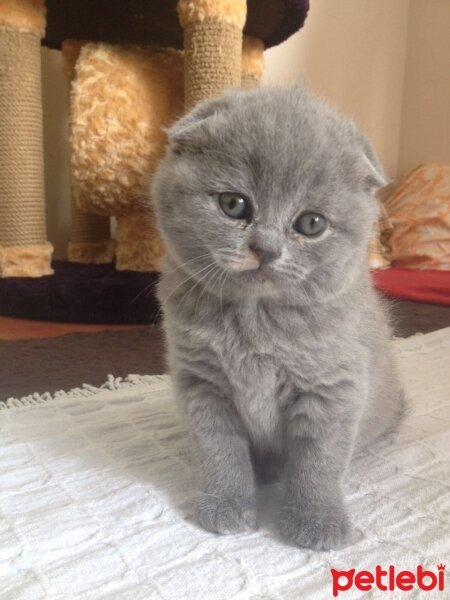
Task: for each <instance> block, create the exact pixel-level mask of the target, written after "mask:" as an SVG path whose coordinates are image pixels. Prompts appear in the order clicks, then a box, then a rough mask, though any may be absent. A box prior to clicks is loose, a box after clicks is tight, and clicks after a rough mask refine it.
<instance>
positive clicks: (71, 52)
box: [61, 40, 114, 264]
mask: <svg viewBox="0 0 450 600" xmlns="http://www.w3.org/2000/svg"><path fill="white" fill-rule="evenodd" d="M82 45H83V43H82V42H81V41H79V40H65V41H64V42H63V44H62V48H61V49H62V53H63V57H64V67H65V72H66V76H67V78H68V80H69V82H72V80H73V78H74V74H75V65H76V62H77V60H78V57H79V55H80V51H81V48H82ZM74 186H76V183H75V184H74V183H72V189H73V188H74ZM70 200H71V203H70V212H71V231H70V242H69V246H68V249H67V257H68V259H69V261H70V262H78V263H85V264H107V263H110V262H112V260H113V258H114V242H113V240H112V239H111V227H110V218H109V217H105V216H100V215H96V214H94V213H88V212H85V211H83V210H81V208H79V206H78V205H77V203H76V199H75V194H74V193H73V192H72V194H71V199H70Z"/></svg>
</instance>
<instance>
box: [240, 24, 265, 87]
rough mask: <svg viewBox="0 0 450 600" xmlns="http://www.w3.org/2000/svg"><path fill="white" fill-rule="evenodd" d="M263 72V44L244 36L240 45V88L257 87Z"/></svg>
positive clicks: (251, 37)
mask: <svg viewBox="0 0 450 600" xmlns="http://www.w3.org/2000/svg"><path fill="white" fill-rule="evenodd" d="M263 72H264V43H263V42H262V41H261V40H260V39H258V38H255V37H253V36H250V35H244V40H243V44H242V72H241V87H242V88H243V89H247V90H248V89H251V88H255V87H259V85H260V84H261V79H262V76H263Z"/></svg>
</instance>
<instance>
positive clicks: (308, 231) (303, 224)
mask: <svg viewBox="0 0 450 600" xmlns="http://www.w3.org/2000/svg"><path fill="white" fill-rule="evenodd" d="M327 226H328V222H327V220H326V219H325V217H323V216H322V215H319V213H314V212H309V213H303V214H302V215H300V216H299V217H298V219H296V220H295V221H294V229H295V231H297V232H298V233H301V234H302V235H306V236H308V237H316V236H318V235H320V234H321V233H323V232H324V231H325V229H326V228H327Z"/></svg>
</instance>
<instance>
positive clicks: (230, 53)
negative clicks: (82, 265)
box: [0, 0, 308, 278]
mask: <svg viewBox="0 0 450 600" xmlns="http://www.w3.org/2000/svg"><path fill="white" fill-rule="evenodd" d="M307 10H308V0H248V1H247V2H246V0H178V2H177V0H166V1H164V2H161V1H160V0H133V2H128V1H126V0H108V1H106V0H47V2H46V3H45V5H44V0H0V277H2V278H6V277H41V276H42V275H48V274H51V273H52V269H51V263H50V260H51V252H52V248H51V245H50V244H49V242H48V241H47V235H46V228H45V202H44V185H43V159H42V107H41V87H40V86H41V83H40V48H39V45H40V40H41V38H43V44H44V45H46V46H48V47H50V48H58V49H61V48H63V51H64V53H65V56H66V64H67V67H68V73H69V78H70V79H71V81H72V94H71V121H72V124H71V152H72V159H71V160H72V169H73V180H72V188H73V206H72V235H71V242H70V246H69V258H70V259H71V260H73V261H77V262H86V263H102V262H109V261H111V259H112V258H113V253H114V245H113V242H112V240H111V239H110V234H109V217H110V216H115V217H116V218H117V221H118V233H117V248H116V250H115V255H116V266H117V268H118V269H127V270H137V271H149V270H155V269H157V268H158V265H159V258H160V256H161V253H162V251H163V248H162V244H161V242H160V241H159V237H158V233H157V231H156V229H155V226H154V223H153V222H152V219H151V217H148V216H147V217H145V218H144V213H143V211H142V208H141V200H142V199H143V193H144V191H143V190H144V188H145V184H146V180H147V178H148V177H150V176H151V173H152V171H153V169H154V167H155V165H156V163H157V161H158V159H159V157H160V156H161V155H162V152H163V151H164V143H165V138H164V136H163V135H162V134H161V129H160V126H161V125H167V124H169V123H170V122H171V120H173V119H174V118H175V117H176V116H178V114H180V112H181V107H182V101H183V96H184V105H185V107H186V108H189V107H191V106H193V105H194V104H195V103H197V102H199V101H201V100H204V99H206V98H210V97H213V96H217V95H220V94H221V93H222V92H223V91H224V90H225V89H226V88H229V87H239V86H242V87H249V86H253V85H257V84H258V82H259V80H260V77H261V74H262V55H263V51H264V49H265V48H267V47H270V46H273V45H276V44H278V43H280V42H282V41H283V40H285V39H286V38H288V37H289V36H290V35H291V34H293V33H294V32H295V31H297V30H298V29H299V28H300V27H301V26H302V25H303V22H304V19H305V17H306V13H307ZM44 31H45V34H44ZM67 40H89V43H86V44H85V45H82V46H80V44H78V46H77V44H75V46H74V45H73V43H72V45H71V43H70V42H67ZM129 44H132V45H133V47H129V46H128V45H129ZM124 45H127V47H125V46H124ZM150 47H151V48H159V49H168V48H171V49H172V50H158V51H156V50H153V49H151V48H150ZM80 48H81V51H80ZM183 49H184V59H183V57H182V56H181V54H180V53H179V52H177V50H178V51H179V50H183ZM102 60H103V62H102ZM118 74H119V75H120V76H119V78H118V80H117V81H116V83H115V78H117V75H118ZM183 74H184V85H183V84H182V82H181V79H182V77H183ZM137 82H139V85H138V83H137ZM127 83H130V86H129V87H128V88H127ZM102 86H103V87H102ZM105 86H106V87H107V86H109V87H108V94H109V95H108V94H105V89H106V87H105ZM133 86H134V87H133ZM183 90H184V91H183ZM87 94H90V96H89V95H87ZM120 94H122V95H123V94H125V95H127V102H128V105H131V104H133V103H132V102H131V99H134V104H133V106H134V121H132V120H131V116H130V112H127V111H122V115H121V114H120V110H119V108H120V107H118V106H115V104H117V103H115V102H114V100H118V99H119V96H120ZM128 94H129V96H128ZM89 97H90V99H91V103H92V100H94V99H97V100H98V99H100V100H101V101H102V102H105V103H106V105H107V108H108V110H107V111H104V112H103V113H102V112H101V111H91V113H90V114H89V102H88V99H89ZM143 99H148V102H147V103H146V102H144V101H143ZM138 100H140V102H138ZM108 103H109V104H108ZM89 117H92V118H91V120H89ZM111 119H112V120H114V122H115V124H116V129H115V131H114V132H113V133H111V127H109V128H108V124H109V125H111ZM93 126H94V129H93ZM95 132H96V133H97V138H96V140H95V139H94V138H95V135H93V134H94V133H95ZM102 138H103V142H104V143H102ZM111 149H113V152H112V150H111ZM137 158H139V160H136V159H137ZM114 161H115V162H114ZM111 163H114V165H115V166H116V169H117V170H116V171H115V175H114V169H109V170H108V166H111Z"/></svg>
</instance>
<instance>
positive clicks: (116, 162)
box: [70, 43, 183, 216]
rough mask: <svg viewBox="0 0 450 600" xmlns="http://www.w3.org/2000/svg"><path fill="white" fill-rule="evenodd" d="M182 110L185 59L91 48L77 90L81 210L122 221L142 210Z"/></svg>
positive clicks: (74, 150) (75, 168) (74, 141)
mask: <svg viewBox="0 0 450 600" xmlns="http://www.w3.org/2000/svg"><path fill="white" fill-rule="evenodd" d="M182 107H183V58H182V53H180V52H176V51H170V50H164V51H159V50H156V49H142V48H138V47H123V46H112V45H108V44H102V43H88V44H85V45H84V46H83V47H82V49H81V52H80V56H79V59H78V61H77V64H76V68H75V77H74V80H73V82H72V91H71V137H70V140H71V163H72V174H73V182H74V194H75V198H76V201H77V204H78V206H79V207H80V208H81V209H82V210H86V211H87V212H95V213H97V214H103V215H116V216H117V215H123V214H127V213H128V212H129V211H130V210H135V209H136V208H137V207H139V204H140V203H142V202H144V198H145V196H146V190H145V181H146V178H147V177H148V176H149V175H151V174H152V173H153V171H154V170H155V167H156V164H157V162H158V160H159V159H160V158H161V157H162V155H163V153H164V148H165V143H166V136H165V134H164V132H163V131H162V129H161V127H162V126H167V125H169V124H170V123H171V122H172V121H173V120H175V119H176V118H177V117H178V116H180V115H181V113H182Z"/></svg>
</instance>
